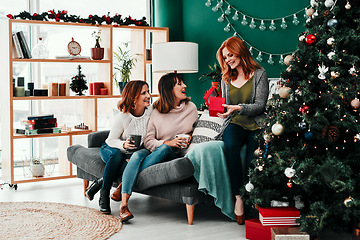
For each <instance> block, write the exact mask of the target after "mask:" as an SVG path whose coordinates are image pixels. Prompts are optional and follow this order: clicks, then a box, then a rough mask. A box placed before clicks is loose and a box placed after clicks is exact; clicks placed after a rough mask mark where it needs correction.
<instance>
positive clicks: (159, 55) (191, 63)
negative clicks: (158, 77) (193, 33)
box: [152, 42, 199, 73]
mask: <svg viewBox="0 0 360 240" xmlns="http://www.w3.org/2000/svg"><path fill="white" fill-rule="evenodd" d="M152 69H153V70H152V71H153V72H154V73H170V72H175V73H196V72H198V69H199V66H198V44H197V43H193V42H163V43H154V44H152Z"/></svg>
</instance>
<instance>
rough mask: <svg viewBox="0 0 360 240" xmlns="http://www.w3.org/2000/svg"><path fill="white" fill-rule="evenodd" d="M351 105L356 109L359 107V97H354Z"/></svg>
mask: <svg viewBox="0 0 360 240" xmlns="http://www.w3.org/2000/svg"><path fill="white" fill-rule="evenodd" d="M350 105H351V106H352V107H353V108H354V109H358V108H359V107H360V101H359V99H358V98H355V99H353V100H352V101H351V102H350Z"/></svg>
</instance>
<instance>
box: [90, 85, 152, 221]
mask: <svg viewBox="0 0 360 240" xmlns="http://www.w3.org/2000/svg"><path fill="white" fill-rule="evenodd" d="M150 97H151V96H150V93H149V86H148V84H147V83H146V82H144V81H130V82H128V83H127V84H126V86H125V88H124V90H123V92H122V98H121V100H120V101H119V102H118V105H117V107H118V109H119V110H120V112H119V113H117V114H116V116H115V119H114V123H113V126H112V128H111V129H110V133H109V136H108V138H107V139H106V140H105V143H104V144H103V145H102V146H101V148H100V156H101V159H102V160H103V161H104V162H105V163H106V165H105V170H104V175H103V177H102V179H99V180H97V181H95V182H94V183H93V184H92V185H91V186H90V187H89V189H88V190H87V192H86V195H87V196H88V198H89V199H90V200H92V199H93V196H94V194H95V193H96V192H97V191H98V190H99V188H100V186H101V190H100V198H99V206H100V211H101V212H103V213H104V214H110V213H111V209H110V189H111V187H112V184H113V182H114V181H115V180H116V178H117V177H118V176H119V174H121V173H122V172H123V171H124V169H125V167H126V165H127V160H128V159H129V158H130V157H131V155H132V154H133V153H134V152H135V150H136V149H135V145H134V142H133V141H130V135H140V136H141V142H140V146H142V145H143V144H142V143H143V140H144V137H145V135H146V127H147V123H148V120H149V117H150V114H151V111H152V108H151V107H149V106H150ZM139 151H140V152H141V150H139ZM135 153H136V152H135ZM139 154H140V153H139ZM120 186H121V185H120Z"/></svg>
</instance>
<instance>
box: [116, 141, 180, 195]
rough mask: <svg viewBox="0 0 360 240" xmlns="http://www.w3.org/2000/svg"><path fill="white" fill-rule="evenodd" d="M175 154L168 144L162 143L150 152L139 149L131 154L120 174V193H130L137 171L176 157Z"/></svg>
mask: <svg viewBox="0 0 360 240" xmlns="http://www.w3.org/2000/svg"><path fill="white" fill-rule="evenodd" d="M176 157H177V156H176V154H175V153H174V151H173V150H172V148H171V147H170V146H169V145H166V144H162V145H161V146H159V147H157V148H156V149H155V150H154V151H153V152H152V153H150V151H149V150H147V149H141V150H139V151H136V152H135V153H133V154H132V156H131V158H130V160H129V162H128V164H127V166H126V168H125V170H124V173H123V176H122V187H121V193H126V194H129V195H131V193H132V189H133V187H134V185H135V183H136V181H137V177H138V175H139V173H140V172H141V171H142V170H144V169H145V168H148V167H150V166H152V165H154V164H157V163H160V162H164V161H168V160H171V159H174V158H176Z"/></svg>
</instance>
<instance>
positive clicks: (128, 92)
mask: <svg viewBox="0 0 360 240" xmlns="http://www.w3.org/2000/svg"><path fill="white" fill-rule="evenodd" d="M144 85H147V86H148V87H149V85H148V84H147V83H146V82H145V81H141V80H133V81H130V82H128V83H127V84H126V85H125V88H124V90H123V91H122V94H121V100H120V101H119V102H118V104H117V108H118V109H119V110H120V111H122V112H123V113H132V111H133V110H134V108H135V102H136V101H137V99H138V98H139V96H140V94H141V90H142V88H143V86H144Z"/></svg>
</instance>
